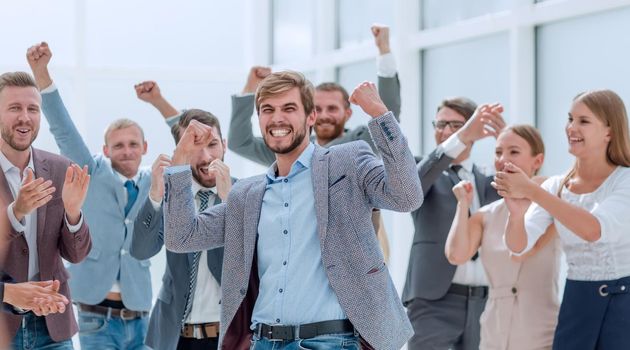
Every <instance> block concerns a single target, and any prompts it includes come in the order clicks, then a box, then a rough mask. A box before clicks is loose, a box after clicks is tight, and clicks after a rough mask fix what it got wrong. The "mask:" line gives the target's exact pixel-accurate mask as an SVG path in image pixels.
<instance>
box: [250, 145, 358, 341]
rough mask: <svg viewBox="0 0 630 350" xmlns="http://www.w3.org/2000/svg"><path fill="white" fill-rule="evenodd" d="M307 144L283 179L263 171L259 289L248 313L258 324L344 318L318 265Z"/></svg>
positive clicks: (273, 170) (319, 256)
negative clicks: (251, 309)
mask: <svg viewBox="0 0 630 350" xmlns="http://www.w3.org/2000/svg"><path fill="white" fill-rule="evenodd" d="M314 150H315V146H314V145H313V144H312V143H311V144H309V145H308V147H307V148H306V149H305V150H304V152H302V154H301V155H300V157H299V158H298V160H297V161H296V162H295V163H294V164H293V165H292V166H291V171H290V172H289V174H288V175H287V176H286V177H283V176H276V165H275V164H274V165H272V166H271V168H269V171H268V172H267V187H266V189H265V194H264V197H263V203H262V208H261V212H260V221H259V222H258V242H257V257H258V277H259V278H260V288H259V294H258V299H256V304H255V305H254V312H253V315H252V329H253V328H254V327H255V326H256V324H258V323H266V324H283V325H299V324H305V323H311V322H318V321H327V320H338V319H345V318H347V317H346V315H345V313H344V312H343V309H342V308H341V305H340V304H339V301H338V300H337V296H336V294H335V292H334V291H333V289H332V287H331V286H330V282H329V281H328V277H327V276H326V271H325V269H324V265H323V263H322V253H321V246H320V239H319V234H318V231H317V217H316V215H315V195H314V193H313V180H312V171H311V160H312V158H313V151H314Z"/></svg>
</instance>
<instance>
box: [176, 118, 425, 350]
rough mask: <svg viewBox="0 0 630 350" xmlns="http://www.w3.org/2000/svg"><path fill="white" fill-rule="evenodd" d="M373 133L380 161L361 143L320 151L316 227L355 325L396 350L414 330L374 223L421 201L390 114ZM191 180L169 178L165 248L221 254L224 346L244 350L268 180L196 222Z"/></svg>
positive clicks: (183, 172)
mask: <svg viewBox="0 0 630 350" xmlns="http://www.w3.org/2000/svg"><path fill="white" fill-rule="evenodd" d="M369 128H370V133H371V134H372V138H373V139H374V143H375V144H376V145H377V147H378V148H379V150H380V152H381V155H382V160H380V159H378V158H377V157H376V156H375V155H374V154H373V153H372V152H371V150H370V147H369V146H368V144H367V143H366V142H363V141H356V142H350V143H347V144H344V145H338V146H334V147H331V148H329V149H324V148H321V147H318V146H316V148H315V153H314V155H313V161H312V162H313V163H312V177H313V187H314V193H315V198H314V201H315V208H316V216H317V223H316V224H317V227H318V233H319V237H320V241H321V247H322V248H321V249H322V263H323V266H324V267H325V269H326V273H327V275H328V279H329V280H330V285H331V286H332V288H333V290H334V291H335V293H336V295H337V298H338V300H339V303H340V304H341V307H342V308H343V310H344V312H345V313H346V314H347V315H348V318H349V319H350V321H351V322H352V324H353V325H354V326H355V328H356V329H357V330H358V332H359V333H360V334H361V336H362V338H363V339H364V340H365V341H367V342H368V343H369V344H370V345H371V346H372V347H374V348H376V349H400V348H401V347H402V345H403V344H404V343H405V342H406V341H407V340H408V339H409V338H410V337H411V335H412V333H413V332H412V328H411V324H410V323H409V320H408V318H407V315H406V314H405V311H404V309H403V306H402V304H401V301H400V299H399V298H398V293H397V292H396V289H395V288H394V284H393V283H392V280H391V278H390V275H389V272H388V270H387V267H386V266H385V263H384V262H383V255H382V253H381V250H380V248H379V244H378V240H377V238H376V234H375V232H374V226H373V225H372V221H371V215H372V209H373V208H383V209H390V210H396V211H411V210H415V209H416V208H418V207H419V206H420V205H421V204H422V199H423V196H422V189H421V186H420V181H419V178H418V175H417V172H416V168H415V163H414V159H413V156H412V155H411V152H410V151H409V148H408V146H407V141H406V139H405V137H404V136H403V135H402V133H401V131H400V127H399V126H398V123H397V122H396V120H395V119H394V116H393V115H392V114H391V113H387V114H385V115H384V116H381V117H379V118H376V119H373V120H372V121H370V123H369ZM190 179H191V175H190V169H189V168H187V167H175V168H169V169H168V170H167V172H166V174H165V180H166V181H165V183H166V191H165V198H164V220H165V222H164V225H165V232H164V235H165V236H164V237H165V245H166V247H167V249H169V250H173V251H177V252H190V251H196V250H201V249H209V248H212V247H216V246H221V245H224V246H225V255H224V260H223V283H222V288H223V300H222V310H221V335H220V337H221V340H220V342H221V344H222V347H221V348H222V349H229V350H233V349H247V348H249V340H250V333H251V332H250V330H249V326H250V322H251V313H252V310H253V306H254V302H255V301H256V297H257V294H258V273H257V266H256V265H257V264H256V261H257V260H256V251H255V249H256V239H257V228H258V221H259V215H260V209H261V206H262V199H263V195H264V193H265V186H266V184H267V181H266V179H265V176H264V175H261V176H256V177H252V178H248V179H244V180H241V181H239V182H237V183H236V184H235V185H234V187H232V191H231V192H230V195H229V197H228V200H227V201H226V202H225V203H223V204H220V205H217V206H214V207H212V208H209V209H208V210H206V211H204V212H203V213H200V214H197V213H196V212H195V208H194V203H193V198H192V195H191V191H190V186H191V180H190ZM295 278H299V276H295ZM305 302H308V301H306V300H305Z"/></svg>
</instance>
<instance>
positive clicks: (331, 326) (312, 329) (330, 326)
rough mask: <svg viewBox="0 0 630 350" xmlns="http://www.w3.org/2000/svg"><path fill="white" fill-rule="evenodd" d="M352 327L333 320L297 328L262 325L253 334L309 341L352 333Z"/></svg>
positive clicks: (271, 338)
mask: <svg viewBox="0 0 630 350" xmlns="http://www.w3.org/2000/svg"><path fill="white" fill-rule="evenodd" d="M353 332H355V330H354V326H353V325H352V323H351V322H350V321H349V320H333V321H322V322H315V323H307V324H303V325H299V326H270V325H267V324H264V323H259V324H257V325H256V329H255V330H254V333H255V334H256V335H258V337H260V338H267V339H269V340H272V341H274V340H276V341H280V340H295V339H309V338H314V337H317V336H318V335H324V334H340V333H353Z"/></svg>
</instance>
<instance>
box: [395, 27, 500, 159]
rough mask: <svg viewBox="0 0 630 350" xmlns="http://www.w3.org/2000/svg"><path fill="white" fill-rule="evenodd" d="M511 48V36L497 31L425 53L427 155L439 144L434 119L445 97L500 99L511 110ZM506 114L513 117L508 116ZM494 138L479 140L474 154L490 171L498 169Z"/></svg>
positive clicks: (424, 117) (486, 101) (423, 87)
mask: <svg viewBox="0 0 630 350" xmlns="http://www.w3.org/2000/svg"><path fill="white" fill-rule="evenodd" d="M508 50H509V47H508V35H507V34H497V35H492V36H488V37H484V38H480V39H476V40H472V41H467V42H462V43H457V44H453V45H447V46H441V47H436V48H432V49H429V50H426V51H424V52H423V59H422V75H423V77H424V79H423V82H422V107H421V108H422V128H423V133H422V136H423V137H422V145H423V151H424V153H425V154H428V153H429V152H430V151H431V150H433V149H434V148H435V146H436V145H435V138H434V131H433V126H432V125H431V121H433V120H434V118H435V113H436V110H437V106H438V105H439V104H440V103H441V102H442V100H443V99H444V98H447V97H455V96H465V97H468V98H470V99H472V100H473V101H475V102H476V103H477V104H482V103H494V102H500V103H503V105H504V106H505V108H506V110H509V106H508V98H509V68H508V66H509V59H508V57H509V52H508ZM403 103H404V101H403ZM505 117H506V118H507V119H508V120H509V116H508V115H505ZM494 141H495V140H494V138H487V139H484V140H481V141H479V142H477V143H475V147H474V148H473V152H472V155H471V158H472V159H473V160H474V161H475V162H476V163H477V164H480V165H483V166H485V167H487V169H488V170H489V171H490V170H494V168H493V159H494V147H495V142H494Z"/></svg>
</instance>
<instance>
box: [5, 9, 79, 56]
mask: <svg viewBox="0 0 630 350" xmlns="http://www.w3.org/2000/svg"><path fill="white" fill-rule="evenodd" d="M0 7H1V8H2V10H1V11H0V12H1V13H2V14H3V16H2V20H1V21H0V33H2V54H0V66H1V65H5V64H6V65H19V66H25V67H26V65H27V64H26V58H25V57H26V50H27V49H28V48H29V47H30V46H31V45H33V44H35V43H39V42H41V41H46V42H48V43H49V44H50V46H51V48H52V50H53V55H54V60H53V63H52V66H55V65H66V66H67V65H73V64H74V63H75V49H76V47H75V30H76V28H75V22H74V18H75V17H76V12H75V1H73V0H60V1H36V0H20V1H2V2H1V4H0ZM16 31H17V33H16Z"/></svg>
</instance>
